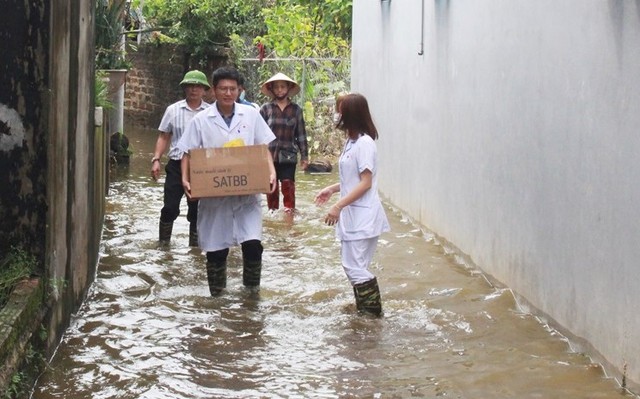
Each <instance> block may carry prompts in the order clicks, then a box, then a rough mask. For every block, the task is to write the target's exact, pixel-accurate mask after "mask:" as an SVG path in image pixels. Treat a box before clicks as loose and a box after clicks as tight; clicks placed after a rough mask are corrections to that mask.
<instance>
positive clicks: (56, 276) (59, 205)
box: [0, 0, 106, 392]
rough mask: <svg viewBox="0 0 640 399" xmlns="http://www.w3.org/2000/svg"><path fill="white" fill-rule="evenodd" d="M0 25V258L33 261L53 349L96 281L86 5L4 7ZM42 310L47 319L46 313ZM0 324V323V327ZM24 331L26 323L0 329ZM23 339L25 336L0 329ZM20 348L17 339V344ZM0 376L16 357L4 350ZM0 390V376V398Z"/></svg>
mask: <svg viewBox="0 0 640 399" xmlns="http://www.w3.org/2000/svg"><path fill="white" fill-rule="evenodd" d="M4 6H5V7H4V12H5V15H4V18H3V23H2V24H0V38H2V40H1V41H2V52H0V169H2V171H3V173H0V187H2V190H0V249H1V250H0V255H4V254H5V253H6V252H4V250H6V246H8V245H9V244H15V245H20V246H22V247H23V248H24V249H26V250H27V251H29V252H31V253H32V254H33V255H35V256H36V258H37V260H38V268H37V270H35V273H36V274H38V275H40V276H43V277H44V281H46V283H44V284H43V291H42V292H43V294H38V293H37V292H36V295H38V296H39V298H40V302H41V303H40V306H41V310H42V312H36V313H34V318H33V319H30V321H32V322H33V323H32V324H29V326H31V327H33V326H36V327H37V326H39V325H40V324H42V325H43V326H44V328H45V329H46V331H47V342H46V345H47V348H46V349H49V350H52V349H53V348H55V346H56V345H57V343H58V342H59V340H60V338H61V336H62V334H63V333H64V330H65V329H66V327H67V326H68V325H69V322H70V319H71V314H72V313H74V312H75V311H77V310H78V308H79V306H80V305H81V303H82V301H83V300H84V298H85V296H86V293H87V290H88V288H89V286H90V284H91V283H92V282H93V279H94V276H95V268H96V265H97V260H98V249H99V244H100V235H101V232H102V221H103V215H104V196H105V195H104V193H105V187H104V181H105V173H106V170H105V168H104V165H105V164H106V162H105V158H106V148H105V146H104V140H103V137H102V136H101V134H100V133H96V131H94V128H93V124H94V116H93V112H94V111H93V92H94V90H93V68H94V65H93V59H94V45H93V26H94V18H93V3H92V2H61V1H57V2H55V1H51V0H35V1H30V2H25V1H22V0H8V1H5V2H4ZM45 313H46V315H45ZM5 324H6V323H5ZM21 326H22V328H31V327H28V326H27V324H25V323H17V324H16V325H5V327H7V328H11V329H19V330H20V329H21ZM6 333H7V336H8V337H13V336H20V337H25V339H28V337H29V336H30V335H31V334H32V333H33V330H27V331H22V330H20V331H12V332H6ZM23 342H24V341H23ZM2 353H5V354H9V355H10V356H9V358H7V359H0V363H1V364H3V376H5V377H6V376H8V375H10V374H11V372H13V370H14V369H15V367H16V365H17V364H18V363H17V362H19V360H20V354H18V355H15V356H14V354H15V352H14V351H13V350H12V349H11V348H5V347H3V350H2ZM5 383H6V381H5V380H3V379H1V378H0V392H2V391H3V390H2V387H3V386H4V384H5Z"/></svg>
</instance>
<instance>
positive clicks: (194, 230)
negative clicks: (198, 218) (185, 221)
mask: <svg viewBox="0 0 640 399" xmlns="http://www.w3.org/2000/svg"><path fill="white" fill-rule="evenodd" d="M189 246H190V247H197V246H198V226H197V224H196V223H189Z"/></svg>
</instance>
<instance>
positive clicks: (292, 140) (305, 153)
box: [260, 102, 309, 160]
mask: <svg viewBox="0 0 640 399" xmlns="http://www.w3.org/2000/svg"><path fill="white" fill-rule="evenodd" d="M260 114H261V115H262V117H263V118H264V120H265V121H266V122H267V125H269V127H270V128H271V130H272V131H273V134H275V135H276V139H275V140H273V141H272V142H271V143H269V150H270V151H271V153H272V154H273V156H274V159H278V154H276V151H277V150H278V149H280V148H291V147H294V148H298V150H299V151H300V158H301V160H308V159H309V146H308V145H307V130H306V129H305V127H304V116H303V115H302V108H300V106H299V105H298V104H296V103H293V102H290V103H289V105H287V106H286V107H285V109H284V110H280V107H278V105H277V104H276V103H275V102H270V103H267V104H264V105H263V106H262V108H260Z"/></svg>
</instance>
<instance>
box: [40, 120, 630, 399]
mask: <svg viewBox="0 0 640 399" xmlns="http://www.w3.org/2000/svg"><path fill="white" fill-rule="evenodd" d="M128 136H129V138H130V141H131V146H132V149H133V156H132V159H131V162H130V165H129V166H122V165H121V166H117V167H114V169H113V170H112V174H111V183H110V190H109V197H108V204H107V209H106V216H105V224H104V234H103V240H102V245H101V257H100V263H99V267H98V272H97V276H96V281H95V283H94V284H93V286H92V289H91V291H90V293H89V295H88V298H87V299H86V301H85V303H84V304H83V306H82V307H81V309H80V310H79V312H78V313H77V314H76V315H74V317H73V320H72V323H71V326H70V328H69V329H68V331H67V333H66V335H65V336H64V339H63V342H62V343H61V344H60V346H59V348H58V349H57V351H56V353H55V355H54V357H53V359H52V360H51V365H50V367H49V368H48V370H47V371H46V372H45V373H44V374H43V375H42V376H41V377H40V379H39V380H38V382H37V385H36V387H35V388H34V391H33V393H32V398H34V399H51V398H66V399H74V398H95V399H98V398H105V399H106V398H154V399H169V398H185V399H186V398H190V399H193V398H207V399H210V398H436V397H444V398H466V399H472V398H509V399H512V398H519V399H522V398H544V399H549V398H564V399H567V398H594V399H595V398H603V399H604V398H609V399H616V398H621V397H633V396H632V395H630V394H629V393H625V392H623V390H622V389H621V388H620V386H619V384H618V383H617V381H616V380H614V379H613V378H609V377H608V376H607V375H605V373H604V371H603V369H602V368H601V367H600V366H599V365H597V364H593V363H592V362H591V360H590V358H589V357H588V356H586V355H585V354H582V353H576V352H574V351H572V350H571V346H570V344H569V343H568V342H567V340H565V339H564V338H563V337H562V336H561V335H559V334H558V333H557V332H555V331H554V330H552V329H550V328H548V327H547V326H546V325H545V324H544V323H543V322H542V321H541V320H539V319H537V318H536V317H533V316H532V315H530V314H527V313H524V312H523V311H521V310H520V309H519V308H518V306H517V304H516V302H515V300H514V298H513V295H512V293H511V292H510V291H509V289H508V288H506V287H503V286H496V285H494V284H491V283H490V282H489V281H488V279H487V278H485V276H484V275H483V274H482V273H481V272H480V271H479V270H477V269H476V268H474V267H470V266H467V265H465V264H464V263H462V262H460V261H459V259H460V257H457V256H456V255H455V254H453V253H452V252H451V251H449V250H448V249H447V247H446V246H445V245H442V244H441V243H440V242H438V239H437V238H436V237H435V236H434V235H433V234H431V233H429V232H428V231H427V230H425V229H424V228H421V227H420V226H418V225H416V224H414V223H413V222H412V221H411V220H410V219H409V218H407V217H406V216H405V215H404V214H403V213H402V212H401V211H399V210H397V209H394V208H393V207H391V206H389V205H387V206H386V210H387V215H388V217H389V221H390V223H391V227H392V231H391V232H390V233H386V234H384V235H383V236H382V237H381V239H380V243H379V246H378V251H377V254H376V257H375V262H374V265H373V267H372V270H373V272H374V273H375V274H376V275H377V277H378V281H379V283H380V289H381V294H382V301H383V310H384V317H382V318H380V319H374V318H369V317H363V316H358V315H357V314H356V313H355V306H354V298H353V292H352V289H351V287H350V285H349V283H348V281H347V279H346V277H345V275H344V272H343V271H342V268H341V266H340V246H339V243H337V242H336V241H335V239H334V230H333V228H331V227H327V226H325V225H324V224H323V223H322V221H321V218H322V216H323V215H324V211H325V209H324V208H318V207H316V206H315V205H314V204H313V196H314V195H315V193H316V192H317V191H318V190H319V189H321V188H322V187H324V186H325V185H327V184H329V183H333V182H336V181H337V173H336V171H335V170H334V171H333V172H332V173H330V174H326V175H308V174H304V173H302V172H299V173H298V174H297V176H296V181H297V194H298V195H297V208H298V213H297V214H296V216H295V218H293V220H290V219H287V217H286V216H285V215H284V214H282V213H273V214H270V213H268V212H267V210H266V205H265V204H264V201H263V206H264V236H263V244H264V247H265V251H264V257H263V274H262V285H261V290H260V292H259V294H258V295H255V294H252V293H249V292H247V291H245V289H244V288H243V286H242V265H241V254H240V250H239V248H237V247H236V248H233V249H232V250H231V252H230V255H229V262H228V289H227V291H226V292H225V293H224V294H223V295H222V296H220V297H217V298H211V297H210V296H209V292H208V288H207V283H206V272H205V262H206V260H205V257H204V254H202V253H201V252H200V251H199V250H198V249H193V248H189V247H188V246H187V244H188V222H187V221H186V205H185V204H184V203H183V208H182V212H181V215H180V217H179V218H178V220H177V221H176V223H175V226H174V229H173V233H174V234H173V237H172V241H171V243H170V244H169V245H160V244H159V243H158V241H157V236H158V218H159V215H160V208H161V207H162V185H161V184H160V183H155V182H153V181H152V180H151V178H150V177H149V176H150V173H149V172H150V168H151V164H150V159H151V156H152V150H153V145H154V143H155V138H156V134H155V132H154V131H150V130H139V129H129V130H128ZM163 178H164V177H163Z"/></svg>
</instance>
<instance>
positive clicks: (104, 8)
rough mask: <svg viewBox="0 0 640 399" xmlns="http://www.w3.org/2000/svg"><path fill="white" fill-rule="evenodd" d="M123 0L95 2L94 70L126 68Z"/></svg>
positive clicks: (100, 0)
mask: <svg viewBox="0 0 640 399" xmlns="http://www.w3.org/2000/svg"><path fill="white" fill-rule="evenodd" d="M125 5H126V1H125V0H96V13H95V15H96V26H95V33H96V36H95V46H96V68H97V69H121V68H128V67H129V65H128V63H127V61H126V59H125V49H124V47H123V44H122V40H123V37H122V34H123V30H124V16H125Z"/></svg>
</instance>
